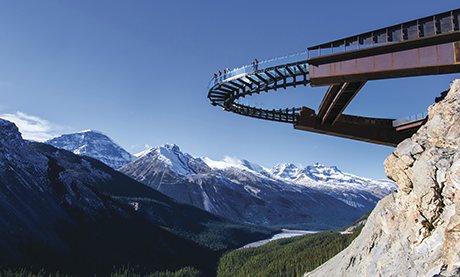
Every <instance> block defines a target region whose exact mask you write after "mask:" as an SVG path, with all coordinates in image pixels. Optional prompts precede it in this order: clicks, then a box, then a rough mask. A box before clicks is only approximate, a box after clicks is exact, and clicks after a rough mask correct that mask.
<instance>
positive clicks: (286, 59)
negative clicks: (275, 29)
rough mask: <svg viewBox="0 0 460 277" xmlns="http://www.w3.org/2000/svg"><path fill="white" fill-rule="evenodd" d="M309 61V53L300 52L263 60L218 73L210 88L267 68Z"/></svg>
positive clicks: (210, 83)
mask: <svg viewBox="0 0 460 277" xmlns="http://www.w3.org/2000/svg"><path fill="white" fill-rule="evenodd" d="M303 60H305V61H306V60H307V52H306V51H304V52H300V53H295V54H291V55H286V56H281V57H276V58H272V59H269V60H263V61H259V62H258V63H254V62H253V63H252V64H248V65H244V66H241V67H238V68H235V69H232V70H228V69H226V70H222V71H219V72H216V73H215V75H214V77H213V78H212V79H211V81H210V82H209V85H208V88H209V89H210V88H212V87H213V86H215V85H216V84H220V83H223V82H225V81H227V80H229V79H232V78H235V77H237V76H240V75H241V76H243V75H246V74H249V73H253V72H255V71H258V70H264V69H267V68H271V67H275V66H280V65H284V64H290V63H295V62H299V61H303Z"/></svg>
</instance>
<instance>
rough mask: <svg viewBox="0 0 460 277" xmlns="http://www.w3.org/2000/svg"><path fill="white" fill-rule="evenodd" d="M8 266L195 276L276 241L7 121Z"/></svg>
mask: <svg viewBox="0 0 460 277" xmlns="http://www.w3.org/2000/svg"><path fill="white" fill-rule="evenodd" d="M0 214H1V215H2V216H1V218H0V264H1V265H2V267H6V268H8V267H16V266H19V267H21V266H27V268H34V267H38V268H47V269H48V270H51V271H53V270H58V271H61V272H70V273H72V272H73V273H77V274H80V275H83V276H90V275H94V273H98V274H101V276H106V275H107V274H108V273H109V272H110V271H112V270H113V269H114V267H115V268H116V267H121V266H125V265H130V266H134V267H138V268H141V269H144V270H148V271H154V270H175V269H178V268H181V267H184V266H192V267H195V268H197V269H199V270H201V271H202V272H204V273H205V274H207V275H211V276H212V275H213V270H214V268H213V267H214V265H215V263H216V262H217V259H218V257H219V253H220V252H221V251H225V250H227V249H229V248H236V247H240V246H242V245H244V244H246V243H248V242H252V241H254V240H258V239H263V238H266V237H268V236H270V235H271V234H272V232H273V231H271V230H262V229H261V228H255V227H253V226H246V225H241V224H235V223H232V222H230V221H228V220H226V219H223V218H221V217H218V216H216V215H213V214H210V213H208V212H206V211H203V210H201V209H198V208H195V207H193V206H189V205H185V204H181V203H177V202H176V201H175V200H173V199H171V198H169V197H167V196H165V195H163V194H161V193H160V192H158V191H156V190H153V189H151V188H149V187H147V186H145V185H143V184H141V183H139V182H136V181H135V180H133V179H131V178H129V177H127V176H126V175H124V174H122V173H120V172H118V171H116V170H113V169H112V168H110V167H109V166H107V165H105V164H103V163H101V162H100V161H98V160H96V159H93V158H90V157H86V156H78V155H75V154H73V153H72V152H69V151H66V150H62V149H58V148H55V147H53V146H51V145H48V144H43V143H36V142H28V141H25V140H23V139H22V137H21V134H20V133H19V131H18V129H17V127H16V126H15V125H14V124H13V123H11V122H8V121H5V120H2V119H0Z"/></svg>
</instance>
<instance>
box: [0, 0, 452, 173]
mask: <svg viewBox="0 0 460 277" xmlns="http://www.w3.org/2000/svg"><path fill="white" fill-rule="evenodd" d="M458 6H459V4H458V1H455V0H444V1H439V0H432V1H427V0H405V1H400V0H399V1H395V0H387V1H369V0H366V1H364V0H358V1H351V0H350V1H335V0H329V1H305V0H303V1H300V0H299V1H291V0H285V1H267V0H265V1H247V0H246V1H242V0H237V1H215V0H214V1H210V0H209V1H189V0H188V1H185V0H184V1H173V0H169V1H159V0H158V1H147V0H145V1H142V0H136V1H128V0H126V1H121V0H120V1H114V0H105V1H102V0H88V1H85V0H79V1H72V0H42V1H36V0H30V1H26V0H10V1H8V0H6V1H1V2H0V96H1V101H0V114H3V115H4V116H5V114H6V115H8V116H9V117H10V118H15V119H16V120H22V121H23V122H25V124H26V123H27V122H29V123H30V122H31V124H30V126H29V129H30V131H31V132H32V133H33V132H35V133H37V134H38V135H40V138H41V139H43V138H46V137H47V136H50V135H56V134H60V133H63V132H73V131H78V130H82V129H95V130H99V131H101V132H103V133H105V134H107V135H109V136H110V137H111V138H113V139H114V140H115V141H116V142H117V143H118V144H120V145H121V146H123V147H125V148H126V149H127V150H128V151H131V152H138V151H141V150H143V148H144V145H146V144H148V145H150V146H156V145H160V144H164V143H176V144H178V145H179V146H180V147H181V148H182V150H183V151H185V152H188V153H190V154H192V155H195V156H208V157H210V158H213V159H221V158H223V157H224V156H232V157H238V158H241V159H248V160H251V161H253V162H256V163H259V164H261V165H263V166H267V167H268V166H272V165H273V164H275V163H278V162H293V163H298V164H303V165H307V164H311V163H314V162H321V163H324V164H327V165H337V166H338V167H339V168H341V169H342V170H344V171H347V172H351V173H355V174H359V175H363V176H368V177H376V178H382V177H384V172H383V166H382V163H383V160H384V159H385V157H386V156H387V155H388V154H389V153H390V152H391V150H392V149H391V148H390V147H384V146H378V145H373V144H367V143H363V142H358V141H352V140H347V139H341V138H336V137H329V136H324V135H318V134H313V133H308V132H302V131H296V130H294V129H293V127H292V125H288V124H283V123H275V122H265V121H261V120H257V119H250V118H245V117H242V116H238V115H235V114H231V113H226V112H223V111H221V110H220V109H219V108H216V107H213V106H211V105H210V104H209V102H208V99H207V98H206V94H207V91H206V89H207V83H208V81H209V79H210V77H211V76H212V74H213V73H214V72H215V71H216V70H218V69H223V68H226V67H229V68H233V67H237V66H240V65H243V64H247V63H249V62H250V61H252V60H253V59H254V58H255V57H257V58H258V59H259V60H263V59H268V58H271V57H274V56H282V55H286V54H290V53H296V52H301V51H304V50H305V49H306V47H308V46H310V45H314V44H317V43H321V42H327V41H330V40H333V39H339V38H341V37H344V36H348V35H353V34H357V33H360V32H365V31H370V30H372V29H376V28H379V27H385V26H387V25H391V24H396V23H400V22H403V21H407V20H410V19H415V18H418V17H422V16H427V15H431V14H434V13H438V12H443V11H446V10H450V9H454V8H457V7H458ZM455 77H457V75H446V76H431V77H423V78H408V79H398V80H385V81H375V82H370V83H368V84H366V86H365V87H364V89H363V90H362V91H361V92H360V93H359V95H358V96H357V97H356V98H355V100H354V101H353V102H352V104H351V105H350V106H349V107H348V108H347V110H346V112H347V113H351V114H358V115H368V116H381V117H395V118H398V117H403V116H406V115H411V114H415V113H418V112H422V111H425V110H426V107H427V106H428V105H430V104H431V103H432V102H433V99H434V97H435V96H437V95H438V94H439V93H440V92H441V91H442V90H444V89H446V88H447V87H448V86H449V83H450V81H451V80H453V79H454V78H455ZM325 90H326V88H314V89H312V88H309V87H306V88H296V89H290V90H286V91H281V92H279V93H277V94H271V95H266V96H259V97H255V98H253V99H248V101H253V103H258V104H262V105H265V106H275V107H276V106H278V105H279V106H280V107H283V106H285V105H286V106H290V107H292V106H301V105H310V106H313V107H315V108H316V107H317V105H318V103H319V101H320V99H321V97H322V95H323V94H324V92H325Z"/></svg>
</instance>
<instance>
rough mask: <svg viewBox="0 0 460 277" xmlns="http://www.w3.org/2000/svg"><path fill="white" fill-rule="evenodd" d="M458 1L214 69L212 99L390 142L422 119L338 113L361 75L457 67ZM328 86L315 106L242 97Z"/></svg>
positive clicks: (297, 124) (316, 128)
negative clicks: (266, 103) (278, 105)
mask: <svg viewBox="0 0 460 277" xmlns="http://www.w3.org/2000/svg"><path fill="white" fill-rule="evenodd" d="M459 21H460V9H456V10H452V11H448V12H445V13H440V14H436V15H432V16H428V17H424V18H419V19H416V20H412V21H408V22H404V23H401V24H397V25H393V26H389V27H386V28H381V29H378V30H374V31H370V32H366V33H363V34H359V35H356V36H351V37H346V38H343V39H339V40H334V41H331V42H327V43H322V44H319V45H316V46H312V47H309V48H307V52H304V53H299V54H295V55H290V56H285V57H281V58H275V59H272V60H269V61H263V62H260V63H253V64H252V65H248V66H244V67H241V68H238V69H235V70H232V71H229V72H226V73H225V74H220V75H219V76H215V77H214V78H213V79H212V80H211V82H210V84H209V92H208V98H209V99H210V100H211V103H212V104H213V105H216V106H221V107H223V108H224V110H226V111H231V112H234V113H238V114H241V115H245V116H250V117H256V118H261V119H266V120H273V121H280V122H286V123H292V124H293V125H294V128H296V129H299V130H305V131H310V132H316V133H323V134H329V135H334V136H339V137H345V138H351V139H356V140H361V141H367V142H371V143H378V144H384V145H391V146H395V145H397V144H398V143H399V142H401V141H402V140H404V139H405V138H407V137H410V136H411V135H412V134H413V133H414V132H416V131H417V130H418V128H420V126H422V125H423V123H424V122H425V117H423V118H418V117H417V118H416V120H408V119H407V118H406V119H400V120H395V119H382V118H368V117H362V116H354V115H344V114H343V112H344V110H345V109H346V107H347V106H348V104H349V103H350V102H351V101H352V100H353V98H354V97H355V96H356V95H357V93H358V92H359V91H360V89H361V88H362V87H363V86H364V85H365V84H366V82H368V81H371V80H377V79H389V78H401V77H411V76H423V75H436V74H448V73H456V72H460V30H459ZM307 84H308V85H312V86H329V89H328V90H327V92H326V94H325V96H324V98H323V100H322V102H321V105H320V107H319V108H318V110H317V112H316V111H315V110H313V109H310V108H307V107H297V108H296V107H294V108H286V109H277V110H267V109H262V108H258V107H250V106H246V105H243V104H241V103H240V102H239V101H240V99H241V98H244V97H246V96H251V95H253V94H259V93H263V92H269V91H277V90H278V89H286V88H288V87H296V86H300V85H303V86H306V85H307Z"/></svg>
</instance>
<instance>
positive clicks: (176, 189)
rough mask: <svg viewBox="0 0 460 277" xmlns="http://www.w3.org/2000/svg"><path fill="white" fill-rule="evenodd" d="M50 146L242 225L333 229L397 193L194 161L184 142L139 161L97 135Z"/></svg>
mask: <svg viewBox="0 0 460 277" xmlns="http://www.w3.org/2000/svg"><path fill="white" fill-rule="evenodd" d="M47 143H49V144H52V145H53V146H56V147H61V148H64V149H67V150H70V151H73V152H74V153H77V154H80V155H86V156H89V157H93V158H95V159H99V160H100V161H102V162H105V163H106V164H107V165H109V166H111V167H113V168H119V167H120V166H122V165H123V166H122V167H121V168H120V169H119V170H120V171H121V172H122V173H124V174H126V175H128V176H130V177H131V178H133V179H135V180H137V181H139V182H141V183H143V184H145V185H147V186H149V187H151V188H154V189H155V190H158V191H160V192H162V193H164V194H166V195H168V196H170V197H172V198H174V199H176V200H177V201H180V202H182V203H186V204H190V205H193V206H195V207H198V208H200V209H203V210H206V211H208V212H211V213H213V214H216V215H219V216H222V217H225V218H228V219H230V220H232V221H236V222H240V223H250V224H257V225H264V226H275V227H288V228H308V229H331V228H341V227H343V226H346V225H348V224H349V223H351V222H352V221H353V220H354V219H356V218H357V217H359V216H361V215H362V214H363V213H365V212H368V211H370V210H372V209H373V208H374V206H375V205H376V203H377V201H378V200H379V199H381V198H382V197H384V196H385V195H388V194H389V193H391V192H392V191H394V190H395V189H396V185H395V184H394V183H393V182H391V181H389V180H372V179H368V178H363V177H358V176H355V175H352V174H348V173H344V172H342V171H340V170H339V169H338V168H337V167H334V166H331V167H330V166H324V165H321V164H314V165H310V166H307V167H299V166H296V165H294V164H290V163H284V164H278V165H276V166H274V167H272V168H264V167H262V166H260V165H258V164H256V163H253V162H250V161H246V160H238V159H232V158H226V159H224V160H222V161H215V160H212V159H209V158H207V157H193V156H191V155H189V154H187V153H184V152H182V151H181V150H180V148H179V146H177V145H163V146H159V147H154V148H150V149H147V150H145V151H143V152H141V153H139V154H136V155H135V156H133V155H131V154H129V153H128V152H127V151H126V150H124V149H122V148H121V147H120V146H118V145H116V144H115V143H114V142H113V141H112V140H111V139H110V138H108V137H107V136H105V135H103V134H101V133H97V132H94V131H84V132H80V133H76V134H68V135H63V136H60V137H58V138H55V139H52V140H50V141H48V142H47Z"/></svg>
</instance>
